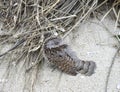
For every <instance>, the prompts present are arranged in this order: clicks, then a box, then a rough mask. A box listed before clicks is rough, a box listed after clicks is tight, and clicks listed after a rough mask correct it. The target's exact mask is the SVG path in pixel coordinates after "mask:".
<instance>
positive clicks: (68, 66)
mask: <svg viewBox="0 0 120 92" xmlns="http://www.w3.org/2000/svg"><path fill="white" fill-rule="evenodd" d="M50 35H51V34H50V33H46V34H45V38H46V41H45V42H44V46H43V49H44V56H45V57H46V58H47V60H48V61H49V62H50V63H51V64H52V65H54V66H55V67H56V68H58V69H59V70H60V71H62V72H64V73H67V74H69V75H73V76H76V75H77V74H78V73H81V74H83V75H85V76H91V75H92V74H94V72H95V68H96V63H95V62H93V61H84V60H81V59H79V58H78V57H77V55H76V53H75V52H74V51H73V50H72V49H71V47H70V46H69V45H68V44H66V43H65V42H64V41H63V39H62V38H60V37H58V36H51V37H50Z"/></svg>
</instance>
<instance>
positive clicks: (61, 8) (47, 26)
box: [0, 0, 120, 62]
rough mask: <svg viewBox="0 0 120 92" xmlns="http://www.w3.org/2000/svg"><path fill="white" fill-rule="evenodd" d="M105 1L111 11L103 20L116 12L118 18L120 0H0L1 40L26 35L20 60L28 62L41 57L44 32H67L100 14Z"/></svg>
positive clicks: (15, 39) (9, 39) (65, 33)
mask: <svg viewBox="0 0 120 92" xmlns="http://www.w3.org/2000/svg"><path fill="white" fill-rule="evenodd" d="M106 5H107V7H106V8H104V9H106V10H108V12H107V13H106V14H105V16H103V18H102V20H103V19H104V18H105V17H106V16H107V15H108V14H109V13H110V12H113V13H114V15H115V19H116V20H117V22H119V13H120V10H119V8H120V1H119V0H105V1H104V0H1V1H0V21H1V22H2V23H3V29H4V31H3V32H2V34H0V41H1V44H3V43H5V42H16V41H17V40H21V39H25V42H24V44H23V45H22V46H21V49H20V51H19V53H20V54H21V55H19V56H18V57H17V61H18V60H19V59H21V58H22V57H24V58H25V60H26V61H29V62H30V61H31V62H32V61H41V59H42V44H43V41H44V37H43V33H45V32H48V31H50V32H52V33H53V34H56V35H58V34H60V35H67V34H68V33H69V32H71V31H72V30H73V29H74V28H75V27H76V26H77V25H78V23H80V22H83V21H85V20H86V19H88V18H89V17H90V16H97V14H98V13H100V9H101V8H102V7H105V6H106ZM5 29H6V30H5ZM16 51H17V50H16ZM16 53H18V52H16Z"/></svg>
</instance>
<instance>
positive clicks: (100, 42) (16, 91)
mask: <svg viewBox="0 0 120 92" xmlns="http://www.w3.org/2000/svg"><path fill="white" fill-rule="evenodd" d="M97 23H98V21H97V20H96V19H92V20H89V21H87V23H83V24H79V25H78V27H77V29H76V30H74V31H73V32H72V33H71V34H70V35H69V36H68V37H67V38H66V42H67V43H69V44H70V46H71V47H72V49H73V50H74V51H75V52H76V53H77V56H78V57H79V58H80V59H84V60H93V61H95V62H96V64H97V68H96V70H95V74H93V75H92V76H90V77H86V76H83V75H81V74H78V75H77V76H70V75H67V74H64V73H61V72H59V71H58V70H54V71H52V70H53V69H52V68H51V67H50V66H49V65H48V64H47V63H44V64H43V66H42V68H41V71H40V72H39V74H38V80H37V81H36V84H35V87H34V92H105V84H106V78H107V74H108V69H109V67H110V64H111V62H112V59H113V57H114V54H115V53H116V51H117V49H116V48H115V46H116V45H117V44H118V41H117V40H116V39H115V38H114V37H113V35H111V34H110V32H112V33H116V32H117V31H120V30H119V29H117V31H114V25H113V24H114V21H112V20H111V21H110V19H109V18H107V19H105V20H104V24H105V25H106V27H107V28H108V29H109V31H110V32H108V31H107V30H106V29H105V27H103V26H100V25H98V24H97ZM6 48H8V46H5V47H4V48H3V47H1V50H0V51H1V52H3V51H4V50H6ZM8 60H10V59H9V58H8V59H4V61H3V60H2V59H1V58H0V61H3V62H6V63H5V64H4V63H3V64H2V65H1V66H0V71H1V72H0V85H1V84H2V82H6V86H5V87H4V88H2V87H1V91H0V92H22V89H23V87H24V76H23V70H22V69H19V70H18V72H17V73H14V72H15V71H16V70H15V69H14V68H13V69H11V71H12V72H10V75H11V76H12V75H13V74H14V77H11V78H10V80H9V81H7V80H5V79H4V78H3V77H2V76H3V74H4V72H5V70H6V65H7V61H8ZM114 62H115V63H114V65H113V68H112V72H111V75H110V79H109V82H108V92H120V89H117V86H118V84H120V56H119V55H118V56H117V57H116V59H115V61H114ZM21 64H22V63H21ZM28 88H30V86H28ZM24 92H30V91H28V90H27V88H25V91H24Z"/></svg>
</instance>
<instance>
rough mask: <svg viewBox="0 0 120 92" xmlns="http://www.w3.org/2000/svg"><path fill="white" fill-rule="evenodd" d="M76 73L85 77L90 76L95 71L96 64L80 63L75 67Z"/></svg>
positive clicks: (90, 62) (91, 62) (89, 62)
mask: <svg viewBox="0 0 120 92" xmlns="http://www.w3.org/2000/svg"><path fill="white" fill-rule="evenodd" d="M77 69H78V70H77V71H78V72H80V73H81V74H84V75H86V76H91V75H92V74H94V72H95V69H96V63H95V62H93V61H83V60H82V61H80V62H79V65H77Z"/></svg>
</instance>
